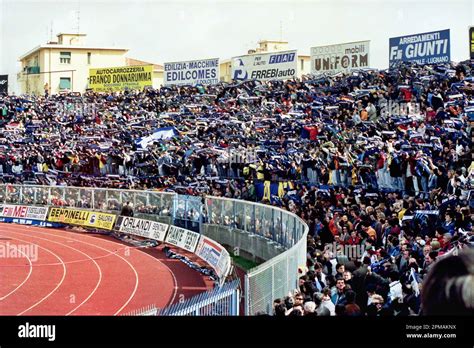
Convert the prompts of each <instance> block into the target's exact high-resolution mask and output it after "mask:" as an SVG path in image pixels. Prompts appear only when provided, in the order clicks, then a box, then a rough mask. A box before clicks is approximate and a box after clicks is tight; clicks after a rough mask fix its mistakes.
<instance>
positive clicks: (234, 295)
mask: <svg viewBox="0 0 474 348" xmlns="http://www.w3.org/2000/svg"><path fill="white" fill-rule="evenodd" d="M239 287H240V281H239V280H238V279H237V280H234V281H232V282H229V283H226V284H224V285H223V286H222V287H219V288H215V289H213V290H211V291H208V292H203V293H201V294H199V295H196V296H194V297H191V298H190V299H188V300H185V301H184V302H182V303H176V304H174V305H171V306H169V307H167V308H164V309H162V310H159V311H158V315H166V316H184V315H190V316H203V315H206V316H209V315H214V316H215V315H219V316H234V315H239V299H240V298H239V297H240V291H239Z"/></svg>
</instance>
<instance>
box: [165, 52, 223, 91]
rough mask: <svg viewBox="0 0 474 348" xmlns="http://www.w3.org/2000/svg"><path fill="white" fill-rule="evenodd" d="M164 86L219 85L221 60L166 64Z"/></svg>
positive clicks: (212, 59)
mask: <svg viewBox="0 0 474 348" xmlns="http://www.w3.org/2000/svg"><path fill="white" fill-rule="evenodd" d="M164 65H165V76H164V85H165V86H171V85H177V86H179V85H191V86H195V85H212V84H216V83H219V58H211V59H200V60H191V61H185V62H171V63H165V64H164Z"/></svg>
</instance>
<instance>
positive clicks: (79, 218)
mask: <svg viewBox="0 0 474 348" xmlns="http://www.w3.org/2000/svg"><path fill="white" fill-rule="evenodd" d="M115 218H116V216H115V215H114V214H107V213H99V212H95V211H88V210H80V209H72V208H50V209H49V214H48V221H51V222H60V223H63V224H71V225H79V226H86V227H95V228H100V229H103V230H111V229H113V228H114V222H115Z"/></svg>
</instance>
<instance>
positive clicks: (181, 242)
mask: <svg viewBox="0 0 474 348" xmlns="http://www.w3.org/2000/svg"><path fill="white" fill-rule="evenodd" d="M200 236H201V235H200V234H199V233H196V232H193V231H189V230H186V229H184V228H181V227H176V226H170V228H169V231H168V234H167V236H166V240H165V242H166V243H169V244H171V245H174V246H177V247H179V248H181V249H184V250H187V251H190V252H192V253H194V251H195V250H196V247H197V244H198V242H199V237H200Z"/></svg>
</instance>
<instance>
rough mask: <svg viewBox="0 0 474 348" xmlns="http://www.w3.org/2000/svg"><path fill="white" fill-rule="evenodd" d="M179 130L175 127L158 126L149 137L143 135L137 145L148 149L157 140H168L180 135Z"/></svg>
mask: <svg viewBox="0 0 474 348" xmlns="http://www.w3.org/2000/svg"><path fill="white" fill-rule="evenodd" d="M178 134H179V133H178V131H177V130H176V128H174V127H164V128H158V129H156V130H155V132H154V133H153V134H151V135H149V136H147V137H143V138H140V139H138V140H137V145H140V146H141V147H142V148H143V149H146V148H147V146H148V145H150V144H151V143H152V142H153V141H155V140H166V139H171V138H173V137H174V136H176V135H178Z"/></svg>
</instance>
